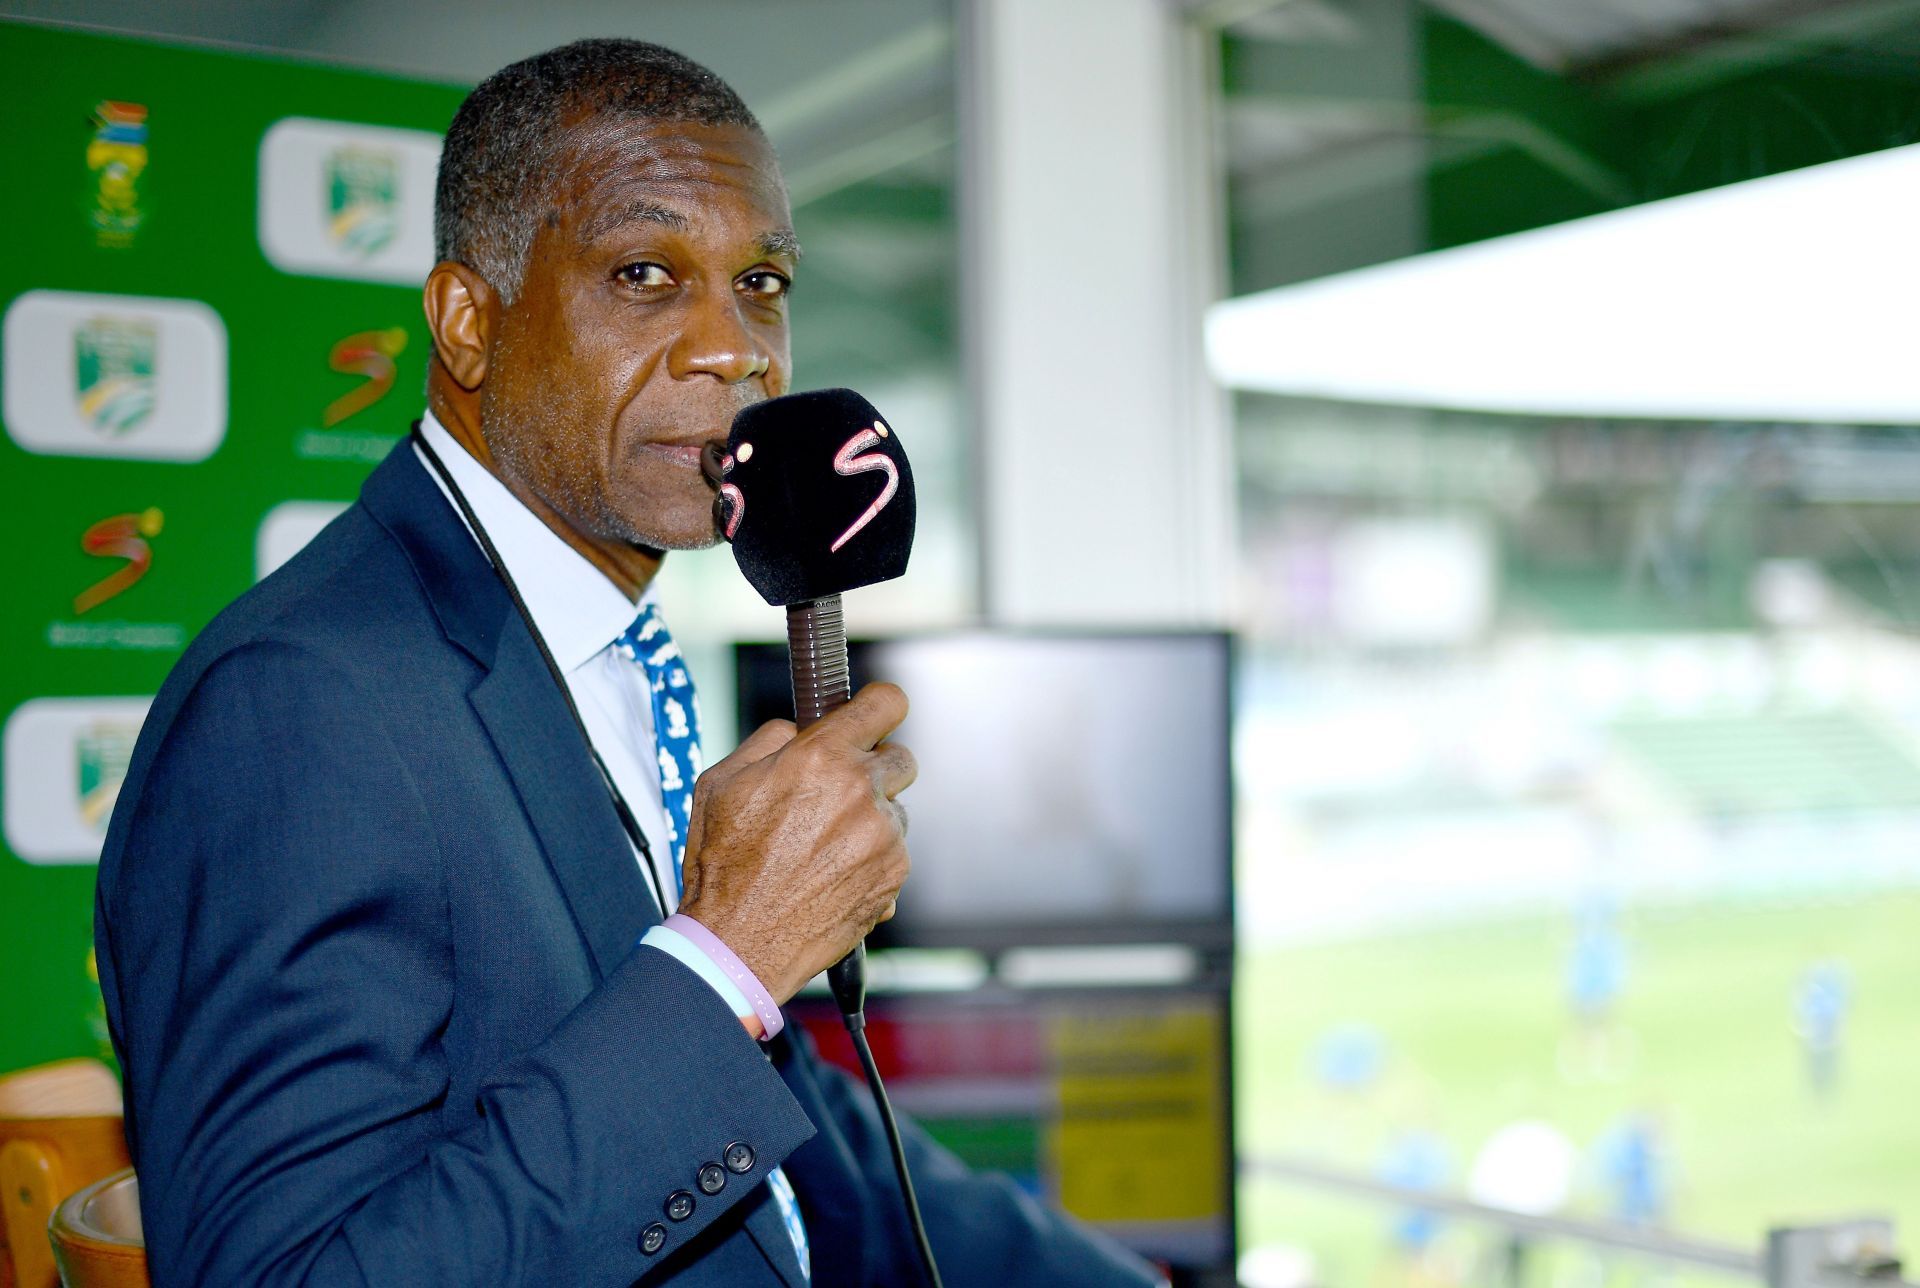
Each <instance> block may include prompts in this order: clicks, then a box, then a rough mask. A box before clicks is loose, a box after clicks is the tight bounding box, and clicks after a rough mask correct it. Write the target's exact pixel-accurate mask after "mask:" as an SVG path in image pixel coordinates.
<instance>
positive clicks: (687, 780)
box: [617, 602, 706, 899]
mask: <svg viewBox="0 0 1920 1288" xmlns="http://www.w3.org/2000/svg"><path fill="white" fill-rule="evenodd" d="M617 643H618V644H619V647H620V651H621V652H623V653H625V654H626V655H627V656H628V657H630V658H632V659H633V660H634V661H636V662H638V663H639V664H640V669H641V670H642V671H644V672H645V673H646V677H647V691H648V696H649V697H650V698H651V699H652V701H653V741H654V748H655V759H656V760H657V762H658V764H659V769H660V802H661V804H663V805H665V806H666V811H667V840H668V843H669V844H670V845H671V847H672V850H673V897H674V898H675V899H678V898H679V897H680V893H681V889H682V885H683V883H682V882H681V879H680V864H681V861H682V860H683V859H685V858H686V854H687V831H688V829H689V828H690V827H691V826H692V824H693V780H694V779H696V778H698V777H699V776H700V771H701V770H702V769H704V768H706V762H705V760H704V759H703V758H702V757H701V754H700V700H699V699H698V698H696V697H695V696H694V693H693V680H692V678H691V677H689V676H688V675H687V664H686V662H685V661H684V660H683V659H682V658H681V656H680V646H679V645H678V644H675V643H674V642H673V636H671V635H669V634H668V633H667V623H666V620H665V619H664V618H662V617H661V616H660V610H659V609H658V608H656V607H655V606H654V605H653V604H652V603H651V602H649V603H648V604H647V605H646V607H644V608H642V609H641V610H640V615H639V616H638V617H636V618H634V619H633V625H631V626H629V627H627V630H626V634H624V635H622V636H621V637H620V638H619V640H618V641H617Z"/></svg>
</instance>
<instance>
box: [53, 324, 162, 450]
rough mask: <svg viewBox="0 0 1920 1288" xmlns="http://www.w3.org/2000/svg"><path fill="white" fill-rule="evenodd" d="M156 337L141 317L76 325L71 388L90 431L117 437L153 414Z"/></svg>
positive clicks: (156, 331) (153, 329)
mask: <svg viewBox="0 0 1920 1288" xmlns="http://www.w3.org/2000/svg"><path fill="white" fill-rule="evenodd" d="M159 335H160V332H159V328H157V327H156V326H154V324H153V323H152V322H151V321H148V320H146V319H142V318H115V317H93V318H88V319H87V320H86V321H85V322H82V323H81V324H80V325H79V326H78V327H76V328H75V329H74V332H73V372H74V391H73V392H74V397H75V398H76V399H77V400H78V401H79V406H80V415H81V418H82V419H83V420H85V421H86V423H87V424H88V425H89V426H91V427H92V428H93V429H95V430H97V431H98V432H100V433H102V434H106V435H108V436H110V437H112V436H118V435H121V434H125V433H128V432H129V431H131V430H133V429H134V428H136V427H137V426H139V425H140V424H141V422H143V421H145V420H146V419H147V418H148V417H149V416H151V415H152V414H153V399H154V353H155V350H156V349H157V348H158V346H159Z"/></svg>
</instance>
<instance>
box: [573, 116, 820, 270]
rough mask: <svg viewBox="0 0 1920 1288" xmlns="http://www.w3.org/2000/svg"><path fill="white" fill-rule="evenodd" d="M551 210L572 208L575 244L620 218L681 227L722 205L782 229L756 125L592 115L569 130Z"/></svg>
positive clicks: (771, 163) (775, 166)
mask: <svg viewBox="0 0 1920 1288" xmlns="http://www.w3.org/2000/svg"><path fill="white" fill-rule="evenodd" d="M552 189H553V191H552V196H553V198H554V199H555V206H556V213H559V212H560V211H561V210H568V211H572V212H575V213H576V226H577V227H578V229H579V230H580V233H581V240H582V241H592V240H594V239H595V238H596V237H597V236H599V235H604V234H605V233H606V232H608V231H611V230H612V229H613V228H615V227H618V226H619V225H621V224H623V223H627V222H633V221H642V222H648V223H654V224H662V225H666V226H668V227H672V228H675V229H677V230H679V231H687V230H689V229H691V228H692V227H694V226H695V225H696V224H697V223H704V222H706V219H705V218H704V217H705V216H710V215H711V214H712V213H714V211H715V209H716V207H722V208H724V209H725V211H726V213H727V214H729V215H732V214H734V213H739V214H740V215H742V216H744V217H747V218H750V219H755V220H757V221H759V222H762V223H764V224H766V225H767V227H766V228H765V229H756V230H755V231H756V232H759V231H767V232H775V231H779V230H782V229H787V226H788V224H789V223H790V216H789V214H788V210H787V199H786V187H785V184H784V182H783V181H782V179H781V177H780V167H779V163H778V162H777V161H776V160H775V159H774V155H773V149H772V148H771V147H769V146H768V144H767V142H766V140H765V138H764V137H762V136H761V134H760V132H759V131H758V130H754V129H751V128H748V127H745V126H716V125H700V124H697V123H692V122H677V121H675V122H664V121H645V120H626V119H618V118H616V119H613V120H608V119H606V118H600V119H597V120H594V121H591V122H588V123H585V124H583V125H582V126H580V127H578V128H576V129H575V130H574V131H573V138H572V139H571V141H570V146H568V147H567V149H566V150H565V154H564V156H563V159H562V162H561V165H560V166H559V167H557V168H556V173H555V174H554V176H553V183H552Z"/></svg>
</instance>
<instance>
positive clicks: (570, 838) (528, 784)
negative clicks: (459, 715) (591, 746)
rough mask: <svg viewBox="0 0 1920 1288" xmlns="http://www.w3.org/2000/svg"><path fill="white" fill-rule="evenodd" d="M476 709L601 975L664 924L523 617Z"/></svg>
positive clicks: (509, 633) (503, 643)
mask: <svg viewBox="0 0 1920 1288" xmlns="http://www.w3.org/2000/svg"><path fill="white" fill-rule="evenodd" d="M472 701H473V709H474V710H475V711H476V712H478V713H479V716H480V720H481V722H482V723H483V724H485V725H486V727H487V734H488V736H489V737H491V738H492V739H493V746H494V749H495V750H496V751H498V752H499V753H500V759H501V761H503V762H504V763H505V764H506V767H507V773H508V775H509V776H510V777H511V778H512V779H513V785H514V789H515V790H516V791H518V792H519V794H520V803H521V805H522V806H524V807H525V808H526V811H527V818H528V820H529V821H530V822H532V824H533V830H534V831H535V833H537V834H538V835H539V837H540V848H541V849H543V850H544V851H546V855H547V864H548V866H550V867H551V868H552V869H553V875H554V877H555V879H557V880H558V881H559V883H560V888H561V890H563V891H564V892H565V893H566V896H567V903H568V905H569V906H571V907H572V909H573V919H574V921H575V922H576V923H577V924H578V925H579V927H580V933H581V935H582V936H583V937H584V938H585V939H586V941H587V946H588V947H589V948H591V949H592V950H593V959H594V964H595V965H596V966H598V967H599V970H600V973H601V974H602V975H603V976H604V975H607V974H609V973H611V972H612V970H613V968H614V967H615V966H618V965H619V964H620V962H621V960H622V959H623V958H624V957H626V955H627V954H628V953H629V952H630V951H632V949H633V945H634V941H635V940H637V939H639V938H640V935H641V934H642V932H644V931H645V930H646V928H647V927H648V926H651V925H653V924H654V923H655V922H657V921H659V920H660V910H659V909H658V908H656V907H655V906H654V902H653V895H652V893H651V892H650V891H649V890H648V889H647V888H646V885H645V883H644V882H643V881H642V880H641V877H640V873H639V871H638V868H637V867H636V865H635V863H634V857H633V848H632V846H631V845H630V844H629V842H628V841H627V834H626V832H625V831H624V830H623V829H622V828H621V826H620V820H619V816H618V815H616V814H615V813H614V810H613V803H612V802H611V801H610V800H609V799H608V797H607V792H606V788H605V787H604V785H603V783H602V780H601V778H600V771H599V770H598V769H596V768H595V767H594V764H593V761H592V760H591V759H590V758H589V757H588V755H587V749H586V747H585V746H584V745H583V741H582V739H581V737H580V735H579V734H578V733H577V732H576V731H575V729H574V725H573V716H572V715H571V713H569V712H568V710H567V706H566V703H565V701H564V700H562V698H561V696H560V694H559V693H557V692H555V691H554V683H553V677H552V675H551V674H549V673H548V671H547V664H546V663H545V662H544V661H543V660H541V657H540V653H539V650H538V649H537V648H535V647H534V643H533V638H532V636H530V635H529V634H528V633H527V631H526V628H525V627H524V626H522V625H521V624H520V623H519V622H518V621H517V620H516V621H514V622H512V623H510V624H509V625H508V628H507V630H506V631H505V632H504V633H503V635H502V637H501V640H500V651H499V654H498V656H497V657H496V658H495V659H494V664H493V670H492V672H491V673H490V674H489V675H488V676H487V678H486V679H484V680H482V681H481V682H480V683H479V684H478V685H476V686H475V687H474V690H473V697H472Z"/></svg>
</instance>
